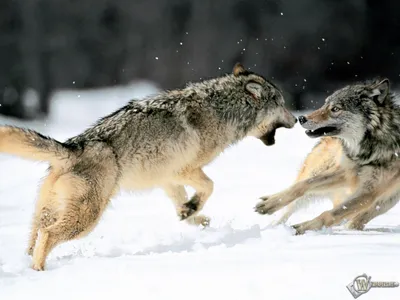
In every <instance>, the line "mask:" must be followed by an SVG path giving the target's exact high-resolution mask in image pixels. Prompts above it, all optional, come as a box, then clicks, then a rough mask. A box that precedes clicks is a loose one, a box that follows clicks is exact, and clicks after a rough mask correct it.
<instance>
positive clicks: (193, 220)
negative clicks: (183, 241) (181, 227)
mask: <svg viewBox="0 0 400 300" xmlns="http://www.w3.org/2000/svg"><path fill="white" fill-rule="evenodd" d="M186 221H187V222H188V223H189V224H191V225H195V226H203V227H204V228H205V227H208V226H210V222H211V219H210V218H209V217H207V216H204V215H197V216H192V217H190V218H188V219H186Z"/></svg>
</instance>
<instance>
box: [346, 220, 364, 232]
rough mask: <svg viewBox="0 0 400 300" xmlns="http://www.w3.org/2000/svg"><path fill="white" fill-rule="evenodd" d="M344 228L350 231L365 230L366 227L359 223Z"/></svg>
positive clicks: (352, 223) (349, 224)
mask: <svg viewBox="0 0 400 300" xmlns="http://www.w3.org/2000/svg"><path fill="white" fill-rule="evenodd" d="M344 227H345V228H346V229H348V230H360V231H361V230H364V227H365V225H364V224H362V223H359V222H351V221H350V222H348V223H347V224H345V225H344Z"/></svg>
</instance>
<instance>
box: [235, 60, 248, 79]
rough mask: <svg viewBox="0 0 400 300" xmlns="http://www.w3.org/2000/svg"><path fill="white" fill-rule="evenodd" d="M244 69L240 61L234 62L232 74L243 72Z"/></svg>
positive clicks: (237, 74) (236, 74)
mask: <svg viewBox="0 0 400 300" xmlns="http://www.w3.org/2000/svg"><path fill="white" fill-rule="evenodd" d="M245 72H246V69H245V68H244V67H243V65H242V64H241V63H236V64H235V66H234V67H233V71H232V73H233V75H235V76H239V75H240V74H242V73H245Z"/></svg>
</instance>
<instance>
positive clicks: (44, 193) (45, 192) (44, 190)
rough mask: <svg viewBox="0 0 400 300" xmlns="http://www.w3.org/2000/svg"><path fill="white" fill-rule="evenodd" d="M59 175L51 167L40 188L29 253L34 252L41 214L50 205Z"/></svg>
mask: <svg viewBox="0 0 400 300" xmlns="http://www.w3.org/2000/svg"><path fill="white" fill-rule="evenodd" d="M58 177H59V175H58V173H57V172H56V171H54V170H51V169H50V172H49V174H48V175H47V177H46V178H45V179H44V181H43V183H42V186H41V188H40V191H39V196H38V200H37V202H36V207H35V212H34V215H33V219H32V225H31V226H32V227H31V232H30V238H29V244H28V249H27V253H28V255H32V254H33V249H34V248H35V244H36V239H37V236H38V231H39V225H40V218H41V214H42V212H43V209H45V207H46V206H48V205H49V200H50V197H51V193H52V188H53V185H54V183H55V182H56V180H57V179H58ZM49 225H50V224H49Z"/></svg>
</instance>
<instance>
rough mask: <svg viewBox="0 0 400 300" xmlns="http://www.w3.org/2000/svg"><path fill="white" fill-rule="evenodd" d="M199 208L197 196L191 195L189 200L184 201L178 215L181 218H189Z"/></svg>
mask: <svg viewBox="0 0 400 300" xmlns="http://www.w3.org/2000/svg"><path fill="white" fill-rule="evenodd" d="M198 209H199V201H198V199H197V197H193V198H192V199H191V200H190V201H188V202H186V203H184V204H183V205H182V207H181V209H180V212H179V217H180V218H181V220H185V219H187V218H189V217H190V216H191V215H193V214H195V213H196V212H197V210H198Z"/></svg>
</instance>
